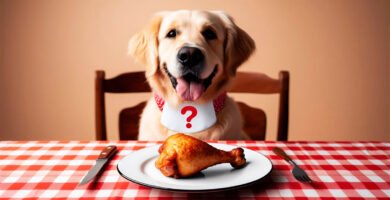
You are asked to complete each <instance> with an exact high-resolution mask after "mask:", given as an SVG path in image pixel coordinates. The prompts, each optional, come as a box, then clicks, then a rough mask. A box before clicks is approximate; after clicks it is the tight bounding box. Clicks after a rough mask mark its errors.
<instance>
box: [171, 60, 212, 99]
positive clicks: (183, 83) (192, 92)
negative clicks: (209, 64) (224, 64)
mask: <svg viewBox="0 0 390 200" xmlns="http://www.w3.org/2000/svg"><path fill="white" fill-rule="evenodd" d="M164 70H165V72H166V73H167V74H168V77H169V79H170V80H171V83H172V86H173V88H174V89H175V90H176V93H177V94H178V95H179V96H180V97H181V98H182V99H183V100H185V101H196V100H197V99H199V97H200V96H202V94H203V93H204V92H205V91H206V90H207V88H208V87H209V86H210V84H211V82H212V80H213V78H214V76H215V75H216V74H217V65H216V66H215V67H214V70H213V72H212V73H211V74H210V76H209V77H207V78H206V79H201V78H199V76H198V75H197V74H194V73H191V72H190V73H186V74H185V75H184V76H181V77H179V78H176V77H174V76H172V74H171V73H169V71H168V69H167V68H166V67H164Z"/></svg>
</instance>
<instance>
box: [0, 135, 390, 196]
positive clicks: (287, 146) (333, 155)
mask: <svg viewBox="0 0 390 200" xmlns="http://www.w3.org/2000/svg"><path fill="white" fill-rule="evenodd" d="M221 143H228V144H231V145H238V146H242V147H246V148H249V149H252V150H255V151H258V152H260V153H262V154H264V155H266V156H267V157H268V158H269V159H270V160H271V161H272V163H273V165H274V169H273V171H272V172H271V174H270V176H269V177H268V178H266V179H264V180H262V181H260V182H258V183H255V184H253V185H250V186H248V187H245V188H241V189H238V190H231V191H225V192H214V193H199V194H189V193H177V192H169V191H163V190H158V189H151V188H148V187H144V186H140V185H137V184H135V183H132V182H129V181H127V180H126V179H124V178H122V177H121V176H120V175H119V174H118V172H117V170H116V165H117V163H118V161H119V160H121V159H122V158H123V157H124V156H126V155H128V154H129V153H131V152H133V151H135V150H138V149H141V148H144V147H146V146H151V145H156V144H158V143H155V142H141V141H109V142H95V141H93V142H80V141H70V142H60V141H48V142H43V141H30V142H29V141H24V142H23V141H19V142H17V141H2V142H0V199H17V198H24V199H63V198H69V199H80V198H86V199H107V198H129V199H131V198H138V199H157V198H165V199H173V198H192V199H201V198H207V199H216V198H219V199H234V198H242V199H257V198H261V199H280V198H284V199H316V198H325V199H351V198H352V199H389V198H390V142H286V143H283V142H258V141H228V142H226V141H225V142H221ZM109 144H114V145H117V146H118V149H119V152H118V154H117V155H116V156H115V157H114V158H113V160H112V161H111V162H110V163H109V164H108V166H107V168H106V170H105V171H104V172H103V173H102V175H101V177H100V179H99V180H98V181H97V182H96V184H89V185H83V186H78V183H79V181H80V180H81V178H82V177H83V176H84V175H85V173H86V172H87V171H88V170H89V168H90V167H91V165H93V164H94V163H95V159H96V158H97V156H98V155H99V153H100V151H101V149H102V148H103V147H105V146H107V145H109ZM275 146H278V147H281V148H282V149H284V150H286V152H287V153H288V154H289V155H291V157H292V158H293V159H294V160H295V161H296V162H297V163H298V165H300V166H301V167H302V168H303V169H305V170H306V172H307V173H308V174H309V176H310V177H311V178H312V179H314V180H316V182H315V183H314V184H303V183H300V182H298V181H296V180H295V179H294V178H293V176H292V174H291V173H290V171H291V167H290V166H289V164H288V163H287V162H285V161H284V160H282V159H281V158H279V157H278V156H276V155H275V154H274V153H273V152H272V148H273V147H275Z"/></svg>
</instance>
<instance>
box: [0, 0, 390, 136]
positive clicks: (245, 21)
mask: <svg viewBox="0 0 390 200" xmlns="http://www.w3.org/2000/svg"><path fill="white" fill-rule="evenodd" d="M389 2H390V1H374V0H367V1H359V0H353V1H343V0H340V1H319V0H315V1H312V0H307V1H258V0H241V1H225V0H217V1H210V0H195V1H180V0H169V1H168V0H166V1H154V0H142V1H139V0H137V1H136V0H134V1H105V0H100V1H97V0H96V1H95V0H94V1H89V0H85V1H73V0H70V1H65V0H64V1H50V0H47V1H43V0H35V1H27V0H26V1H20V0H1V1H0V91H1V93H0V139H1V140H91V139H94V104H93V100H94V93H93V90H94V85H93V81H94V75H95V74H94V71H95V70H97V69H104V70H106V72H107V74H108V77H111V76H114V75H116V74H118V73H122V72H125V71H135V70H142V69H143V68H142V66H140V65H138V64H135V63H134V62H133V61H132V59H131V58H130V57H128V56H127V55H126V48H127V42H128V39H129V38H130V37H131V35H132V34H134V33H135V32H136V31H138V30H140V29H141V28H142V27H143V26H144V25H145V24H146V23H147V22H148V20H149V18H150V16H151V15H152V13H154V12H156V11H160V10H176V9H182V8H189V9H218V10H225V11H227V12H228V13H230V14H231V15H232V16H233V17H234V18H235V19H236V22H237V24H239V25H240V26H241V27H242V28H243V29H244V30H246V31H247V32H248V33H249V34H250V35H251V36H252V37H253V38H254V39H255V41H256V43H257V47H258V49H257V52H256V54H255V55H254V56H253V57H252V58H251V59H250V61H249V62H247V63H246V64H245V65H243V66H242V68H241V70H245V71H259V72H264V73H267V74H269V75H270V76H273V77H276V76H277V73H278V71H280V70H289V71H290V73H291V97H290V105H291V109H290V119H291V120H290V129H289V130H290V139H291V140H390V127H389V124H390V116H389V113H390V104H389V102H390V97H389V92H390V81H389V80H390V72H389V68H390V60H389V57H390V55H389V54H390V53H389V52H390V40H389V38H390V37H389V36H390V12H389V10H390V4H389ZM147 97H148V95H139V96H137V98H130V97H129V96H128V95H119V96H115V97H114V96H109V97H108V99H107V102H108V108H109V109H108V117H109V121H108V122H109V124H108V130H109V132H110V135H109V138H110V139H117V136H116V132H117V127H116V120H117V115H116V114H117V112H118V110H119V109H120V108H121V107H123V106H126V105H130V104H134V103H136V101H135V100H139V99H145V98H147ZM235 97H236V98H237V99H248V100H249V101H250V103H251V104H252V105H255V106H259V107H263V108H264V109H265V110H266V112H268V115H269V116H270V121H269V123H270V124H269V129H268V132H269V135H268V136H267V139H269V140H274V138H275V129H276V120H275V117H276V111H277V110H276V108H277V104H276V103H275V100H277V98H276V97H274V96H266V97H262V98H259V97H257V96H253V95H240V96H235Z"/></svg>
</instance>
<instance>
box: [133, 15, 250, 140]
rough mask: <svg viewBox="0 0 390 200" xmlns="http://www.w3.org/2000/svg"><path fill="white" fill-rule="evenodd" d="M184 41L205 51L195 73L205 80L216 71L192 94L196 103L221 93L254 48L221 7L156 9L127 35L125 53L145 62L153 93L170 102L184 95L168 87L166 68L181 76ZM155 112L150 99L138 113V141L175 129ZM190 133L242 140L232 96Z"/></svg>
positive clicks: (244, 135)
mask: <svg viewBox="0 0 390 200" xmlns="http://www.w3.org/2000/svg"><path fill="white" fill-rule="evenodd" d="M205 29H210V30H212V31H213V33H215V36H216V39H213V40H207V38H206V39H205V36H204V34H202V33H203V32H202V31H204V30H205ZM170 30H175V31H177V35H175V38H167V33H168V32H169V31H170ZM183 46H194V47H196V48H199V49H201V51H202V52H203V53H204V55H205V61H204V66H202V67H203V69H202V72H201V73H200V74H199V78H201V79H206V78H207V77H210V76H211V75H210V74H212V73H213V71H214V70H215V71H216V74H215V76H214V77H213V78H212V82H211V84H210V86H209V87H208V88H207V89H206V90H205V91H204V92H203V93H202V94H201V96H200V97H199V98H197V99H196V101H195V102H196V103H199V104H202V103H205V102H209V101H212V100H213V99H214V98H216V97H217V96H218V95H220V94H221V93H223V92H225V91H226V90H227V88H228V87H229V86H230V84H231V81H232V80H233V78H234V76H235V73H236V70H237V68H238V67H239V66H240V65H241V64H242V63H243V62H244V61H246V60H247V59H248V58H249V56H250V55H251V54H252V52H253V51H254V50H255V44H254V41H253V40H252V38H251V37H250V36H249V35H248V34H247V33H246V32H245V31H243V30H242V29H241V28H239V27H238V26H237V25H236V24H235V23H234V22H233V20H232V18H231V17H230V16H229V15H227V14H225V13H224V12H221V11H197V10H180V11H172V12H160V13H158V14H156V16H155V17H154V18H153V20H152V21H151V23H150V24H149V25H148V26H147V27H146V28H145V29H144V30H143V31H141V32H139V33H138V34H136V35H135V36H133V37H132V39H131V40H130V43H129V53H130V54H132V55H133V56H134V57H135V58H136V59H137V60H138V61H139V62H141V63H143V64H144V65H145V66H146V77H147V80H148V82H149V84H150V86H151V88H152V90H153V92H155V93H157V94H159V95H160V96H161V97H163V98H164V100H165V101H166V102H169V104H171V105H173V106H177V105H178V104H180V103H182V102H183V101H184V100H183V98H181V97H180V95H178V94H177V92H176V90H175V88H174V87H172V83H171V80H170V77H169V76H168V74H167V71H169V73H170V75H171V76H173V77H175V78H178V77H179V76H180V69H179V65H178V63H177V58H176V57H177V54H178V50H179V49H180V48H182V47H183ZM215 68H216V69H215ZM135 84H137V83H135ZM160 116H161V111H160V110H159V108H158V106H157V105H156V102H155V100H154V99H153V98H151V99H150V100H149V101H148V102H147V105H146V107H145V109H144V111H143V113H142V116H141V121H140V129H139V137H138V139H139V140H165V139H166V138H167V137H168V136H170V135H172V134H174V133H175V132H173V131H170V130H168V129H167V128H165V127H164V126H162V125H161V124H160ZM193 136H195V137H197V138H200V139H207V140H210V139H211V140H218V139H246V138H247V136H246V134H245V133H244V132H243V130H242V119H241V115H240V112H239V108H238V106H237V104H236V103H235V102H234V100H233V99H231V98H229V97H228V98H227V99H226V102H225V107H224V109H223V110H222V111H220V112H218V113H217V122H216V124H214V125H213V126H212V127H210V128H208V129H207V130H205V131H201V132H198V133H195V134H193Z"/></svg>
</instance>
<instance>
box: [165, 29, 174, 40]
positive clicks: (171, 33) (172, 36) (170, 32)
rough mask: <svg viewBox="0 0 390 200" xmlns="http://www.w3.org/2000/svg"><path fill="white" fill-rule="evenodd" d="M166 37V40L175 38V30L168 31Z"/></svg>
mask: <svg viewBox="0 0 390 200" xmlns="http://www.w3.org/2000/svg"><path fill="white" fill-rule="evenodd" d="M166 37H167V38H174V37H176V29H172V30H170V31H169V32H168V34H167V36H166Z"/></svg>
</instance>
